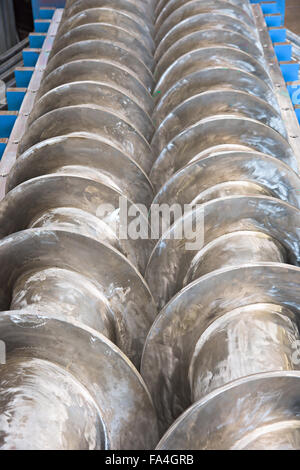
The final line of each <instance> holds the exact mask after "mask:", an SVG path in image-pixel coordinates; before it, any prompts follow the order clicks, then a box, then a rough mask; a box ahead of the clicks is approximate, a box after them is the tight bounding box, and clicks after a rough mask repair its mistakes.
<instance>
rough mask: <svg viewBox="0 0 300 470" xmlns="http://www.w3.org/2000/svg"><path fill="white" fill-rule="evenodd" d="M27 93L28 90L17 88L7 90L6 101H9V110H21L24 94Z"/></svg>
mask: <svg viewBox="0 0 300 470" xmlns="http://www.w3.org/2000/svg"><path fill="white" fill-rule="evenodd" d="M25 95H26V91H21V90H18V89H17V88H15V89H14V91H9V90H8V91H7V92H6V101H7V108H8V110H9V111H19V109H20V108H21V105H22V103H23V99H24V96H25Z"/></svg>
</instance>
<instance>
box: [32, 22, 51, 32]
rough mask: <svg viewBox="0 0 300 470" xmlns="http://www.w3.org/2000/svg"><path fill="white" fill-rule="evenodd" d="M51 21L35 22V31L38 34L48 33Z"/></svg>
mask: <svg viewBox="0 0 300 470" xmlns="http://www.w3.org/2000/svg"><path fill="white" fill-rule="evenodd" d="M50 24H51V20H34V30H35V31H36V32H37V33H47V31H48V29H49V26H50Z"/></svg>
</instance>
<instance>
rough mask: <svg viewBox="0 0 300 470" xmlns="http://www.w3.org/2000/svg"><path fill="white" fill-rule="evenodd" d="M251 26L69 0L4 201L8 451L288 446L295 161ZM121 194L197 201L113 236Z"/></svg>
mask: <svg viewBox="0 0 300 470" xmlns="http://www.w3.org/2000/svg"><path fill="white" fill-rule="evenodd" d="M260 20H261V19H260V17H259V10H258V8H256V7H252V6H251V5H250V2H249V1H248V0H227V1H226V0H190V1H184V0H168V1H166V0H159V1H156V0H144V1H142V0H69V1H67V2H66V8H65V10H64V13H63V16H62V20H61V24H60V26H59V29H58V32H57V35H56V38H55V41H54V45H53V48H52V50H51V52H50V56H49V60H48V63H47V67H46V70H45V73H44V75H43V79H42V83H41V86H40V88H39V90H38V91H37V96H36V99H35V103H34V107H33V110H32V112H31V113H30V116H29V117H28V120H27V128H26V131H25V133H24V135H23V137H22V139H21V141H20V143H19V146H18V158H17V160H16V163H15V165H14V166H13V168H12V170H11V172H10V174H9V177H8V180H7V183H6V196H5V198H4V199H3V200H2V201H1V203H0V235H1V240H0V266H1V271H0V308H1V310H2V313H1V315H0V340H1V341H3V342H4V343H5V345H6V357H7V360H6V364H5V365H1V366H0V448H2V449H13V448H17V449H24V448H26V449H154V448H155V447H156V446H157V449H169V450H175V449H176V450H180V449H187V450H191V449H201V450H202V449H261V448H263V449H280V448H285V449H293V448H295V449H299V448H300V421H299V412H300V402H299V396H300V371H299V364H300V354H298V349H299V348H300V335H299V314H300V287H299V286H300V269H299V268H298V266H299V263H300V243H299V238H300V211H299V206H300V179H299V176H298V172H299V164H300V158H299V153H300V152H297V147H296V146H295V144H294V142H293V141H292V140H291V139H292V137H293V138H294V137H295V136H291V135H290V132H289V126H288V123H287V122H286V121H285V120H284V119H283V113H282V109H281V105H280V102H279V100H278V90H276V86H277V85H278V84H277V83H275V81H274V70H273V69H272V67H274V65H273V64H272V66H271V65H270V62H269V60H268V58H267V55H266V47H267V46H268V45H267V44H265V43H263V42H262V40H261V37H262V36H261V35H262V31H263V27H264V28H266V27H265V25H263V26H261V23H260ZM299 135H300V132H299ZM120 197H122V198H125V199H126V201H128V204H129V205H131V206H134V207H136V208H137V210H138V207H139V205H140V204H143V205H145V206H146V207H147V208H148V209H150V207H151V203H154V204H158V205H162V204H164V205H167V206H168V207H169V208H171V207H174V205H177V206H178V205H179V206H180V207H182V208H183V207H186V206H187V205H188V206H189V207H190V208H191V209H190V210H189V211H188V212H187V211H185V212H184V213H183V215H177V213H176V211H172V210H171V211H170V213H171V225H170V227H169V228H168V229H167V230H166V231H165V232H164V233H162V235H161V238H160V239H159V240H158V241H157V240H156V241H154V240H151V239H132V238H130V237H128V238H125V239H124V238H122V237H120V236H119V230H118V228H119V227H120V223H121V222H120V206H119V201H120ZM103 206H105V207H111V206H113V208H114V209H113V210H109V211H99V208H100V207H103ZM200 216H203V224H202V226H201V230H202V232H203V233H202V235H203V243H202V246H201V247H200V248H198V249H197V250H189V249H187V244H186V242H187V241H188V240H187V238H186V237H185V236H184V234H183V237H182V238H180V239H179V238H176V237H175V236H174V235H175V233H176V231H177V228H178V226H179V225H184V223H185V222H187V221H189V222H191V223H193V222H195V221H197V220H198V219H199V218H200ZM144 217H145V218H146V215H144ZM146 223H147V221H146ZM149 233H151V230H150V232H149ZM138 370H139V371H140V373H141V375H140V373H139V372H138ZM160 439H161V440H160Z"/></svg>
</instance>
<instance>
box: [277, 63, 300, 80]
mask: <svg viewBox="0 0 300 470" xmlns="http://www.w3.org/2000/svg"><path fill="white" fill-rule="evenodd" d="M280 69H281V73H282V75H283V78H284V80H285V81H286V82H294V81H296V80H298V75H299V64H297V63H296V62H295V63H293V64H280Z"/></svg>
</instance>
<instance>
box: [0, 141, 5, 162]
mask: <svg viewBox="0 0 300 470" xmlns="http://www.w3.org/2000/svg"><path fill="white" fill-rule="evenodd" d="M5 149H6V143H5V142H0V160H1V158H2V156H3V154H4V151H5Z"/></svg>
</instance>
